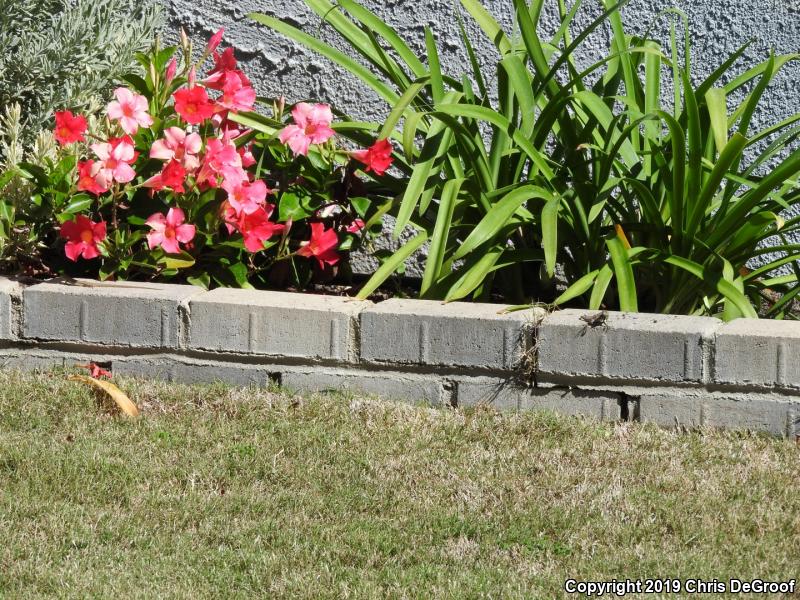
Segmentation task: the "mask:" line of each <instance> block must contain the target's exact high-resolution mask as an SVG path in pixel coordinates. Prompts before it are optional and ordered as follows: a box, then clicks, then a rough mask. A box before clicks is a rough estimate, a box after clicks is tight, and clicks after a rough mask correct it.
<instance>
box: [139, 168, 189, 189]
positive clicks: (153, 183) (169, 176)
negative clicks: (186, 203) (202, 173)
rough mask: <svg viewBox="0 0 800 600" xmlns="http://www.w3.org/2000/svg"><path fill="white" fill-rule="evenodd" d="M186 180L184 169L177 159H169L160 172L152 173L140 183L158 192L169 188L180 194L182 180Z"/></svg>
mask: <svg viewBox="0 0 800 600" xmlns="http://www.w3.org/2000/svg"><path fill="white" fill-rule="evenodd" d="M185 180H186V169H184V168H183V167H182V166H181V163H179V162H178V161H177V160H171V161H169V162H168V163H167V164H166V166H165V167H164V168H163V169H162V170H161V172H160V173H158V174H156V175H153V176H152V177H151V178H150V179H148V180H147V181H145V182H144V183H143V184H142V185H143V186H144V187H147V188H152V189H153V190H154V191H156V192H158V191H160V190H163V189H164V188H170V189H172V190H173V191H175V192H177V193H179V194H182V193H183V192H184V191H185V190H184V189H183V182H184V181H185Z"/></svg>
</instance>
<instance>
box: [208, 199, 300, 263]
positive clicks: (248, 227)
mask: <svg viewBox="0 0 800 600" xmlns="http://www.w3.org/2000/svg"><path fill="white" fill-rule="evenodd" d="M274 210H275V205H273V204H265V205H264V206H259V207H258V209H257V210H255V211H254V212H252V213H250V214H247V213H245V212H241V213H239V214H238V215H237V213H236V211H235V210H234V208H233V207H232V206H230V204H228V203H226V205H225V206H224V207H223V214H224V217H225V224H226V226H227V228H228V232H229V233H233V231H234V230H236V231H238V232H239V233H241V234H242V237H243V238H244V247H245V248H246V249H247V251H248V252H258V251H260V250H263V249H264V242H266V241H267V240H268V239H269V238H271V237H272V236H273V235H275V234H277V233H281V232H282V231H283V230H284V227H285V226H284V225H282V224H280V223H273V222H272V221H270V220H269V218H270V216H271V215H272V212H273V211H274Z"/></svg>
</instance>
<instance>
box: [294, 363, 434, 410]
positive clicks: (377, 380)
mask: <svg viewBox="0 0 800 600" xmlns="http://www.w3.org/2000/svg"><path fill="white" fill-rule="evenodd" d="M281 385H282V386H283V387H285V388H286V389H289V390H293V391H297V392H325V391H335V392H341V391H351V392H357V393H362V394H370V395H375V396H380V397H381V398H384V399H387V400H400V401H404V402H411V403H412V404H418V403H420V402H426V403H428V404H430V405H431V406H440V405H442V404H446V403H447V399H448V398H447V396H448V390H447V389H446V384H445V382H443V381H441V380H440V378H439V377H436V376H433V375H431V376H424V375H414V374H409V373H393V372H389V371H370V372H366V371H353V370H343V369H342V370H321V369H290V370H284V371H283V372H282V374H281Z"/></svg>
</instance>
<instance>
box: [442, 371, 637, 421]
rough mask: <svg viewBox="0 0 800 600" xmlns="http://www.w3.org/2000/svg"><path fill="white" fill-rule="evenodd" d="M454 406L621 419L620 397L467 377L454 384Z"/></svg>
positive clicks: (607, 419)
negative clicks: (455, 399)
mask: <svg viewBox="0 0 800 600" xmlns="http://www.w3.org/2000/svg"><path fill="white" fill-rule="evenodd" d="M456 385H457V388H456V389H457V397H458V406H477V405H481V404H485V405H488V406H493V407H495V408H497V409H500V410H522V411H525V410H549V411H552V412H555V413H558V414H562V415H585V416H589V417H594V418H596V419H600V420H603V421H618V420H619V419H620V418H621V416H622V411H621V406H620V395H619V394H615V393H613V392H605V391H594V390H580V389H577V388H567V387H552V388H525V387H521V386H520V385H519V384H518V383H516V382H515V381H513V380H509V379H492V378H484V377H471V378H463V379H457V380H456Z"/></svg>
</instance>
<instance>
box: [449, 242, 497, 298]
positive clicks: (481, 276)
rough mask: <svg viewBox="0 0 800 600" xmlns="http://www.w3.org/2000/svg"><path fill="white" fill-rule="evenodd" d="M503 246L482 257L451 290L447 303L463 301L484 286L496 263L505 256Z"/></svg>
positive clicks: (487, 252) (493, 248)
mask: <svg viewBox="0 0 800 600" xmlns="http://www.w3.org/2000/svg"><path fill="white" fill-rule="evenodd" d="M504 249H505V248H504V247H503V246H494V247H492V248H490V249H488V250H486V251H485V252H483V253H482V254H481V255H480V258H479V259H478V260H477V262H475V264H474V265H472V266H471V267H470V268H469V269H467V272H466V273H464V275H462V276H461V277H460V278H459V280H458V281H456V283H455V284H453V286H452V287H451V288H450V291H449V292H448V293H447V296H445V299H444V301H445V302H453V301H454V300H461V299H462V298H464V297H465V296H467V295H469V294H471V293H472V292H473V291H475V289H477V288H478V286H480V285H483V283H484V281H485V279H486V276H487V275H488V274H489V273H490V272H491V271H492V269H493V267H494V265H495V263H496V262H497V261H498V260H499V258H500V257H501V256H502V255H503V250H504Z"/></svg>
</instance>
